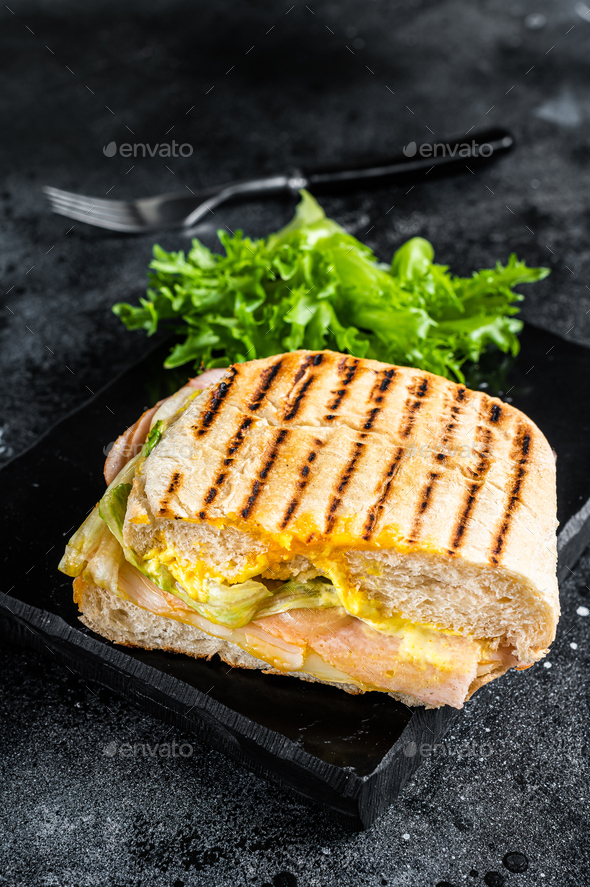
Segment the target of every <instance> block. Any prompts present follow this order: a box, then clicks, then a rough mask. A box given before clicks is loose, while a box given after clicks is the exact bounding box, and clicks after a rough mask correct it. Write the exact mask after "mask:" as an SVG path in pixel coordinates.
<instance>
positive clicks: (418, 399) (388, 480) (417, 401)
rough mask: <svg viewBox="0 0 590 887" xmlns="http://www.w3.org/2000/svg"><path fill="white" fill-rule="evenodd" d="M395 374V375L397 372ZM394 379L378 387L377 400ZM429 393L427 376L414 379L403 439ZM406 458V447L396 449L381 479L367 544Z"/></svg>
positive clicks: (365, 534) (366, 529)
mask: <svg viewBox="0 0 590 887" xmlns="http://www.w3.org/2000/svg"><path fill="white" fill-rule="evenodd" d="M387 372H391V370H388V371H387ZM393 372H394V373H395V371H393ZM392 379H393V375H392V376H389V377H388V376H385V378H384V379H383V380H382V381H381V383H380V385H379V386H378V391H379V393H378V394H377V395H376V398H377V397H381V396H383V392H385V391H388V390H389V386H390V382H391V380H392ZM428 391H429V387H428V379H427V378H426V377H425V376H419V377H418V378H417V379H414V381H413V382H412V384H411V385H410V388H409V392H408V397H407V398H406V401H405V404H404V408H403V412H402V415H401V421H400V427H399V434H400V437H401V438H403V439H406V438H407V437H408V436H409V434H410V432H411V430H412V428H413V427H414V424H415V422H416V418H417V414H418V412H419V411H420V409H421V408H422V404H423V403H424V398H425V397H426V396H427V394H428ZM373 420H374V417H373ZM365 427H366V425H365ZM406 456H407V450H406V447H405V446H398V447H396V449H395V452H394V454H393V458H392V460H391V462H390V463H389V465H388V466H387V470H386V472H385V473H384V475H383V477H382V478H381V482H380V484H379V487H380V488H381V493H380V494H379V497H378V499H377V501H376V502H374V504H373V505H371V506H370V507H369V509H368V510H367V517H366V519H365V523H364V527H363V535H362V538H363V539H364V541H365V542H368V541H369V540H370V539H371V537H372V536H373V534H374V532H375V528H376V526H377V522H378V520H379V518H380V517H381V516H382V515H383V512H384V510H385V504H386V502H387V500H388V498H389V496H390V494H391V492H392V487H393V484H394V481H395V477H396V475H397V474H398V472H399V470H400V466H401V463H402V461H403V460H404V458H405V457H406ZM429 496H430V494H429Z"/></svg>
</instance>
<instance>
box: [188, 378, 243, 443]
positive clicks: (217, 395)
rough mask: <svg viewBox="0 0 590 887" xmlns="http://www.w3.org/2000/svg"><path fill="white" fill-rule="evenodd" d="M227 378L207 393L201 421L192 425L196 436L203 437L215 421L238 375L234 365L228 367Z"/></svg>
mask: <svg viewBox="0 0 590 887" xmlns="http://www.w3.org/2000/svg"><path fill="white" fill-rule="evenodd" d="M228 372H229V379H228V380H227V382H226V381H223V382H220V383H219V385H216V386H215V388H213V390H212V391H211V394H210V395H209V403H208V405H207V409H206V410H205V412H204V413H203V415H202V417H201V422H200V424H198V425H194V426H193V431H195V433H196V435H197V437H203V435H204V434H207V432H208V431H209V429H210V428H211V425H212V424H213V422H214V421H215V418H216V417H217V416H218V415H219V410H220V408H221V405H222V404H223V401H224V400H225V398H226V397H227V395H228V394H229V392H230V389H231V387H232V385H233V382H234V379H235V378H236V376H237V375H238V371H237V369H236V367H231V368H230V369H229V371H228Z"/></svg>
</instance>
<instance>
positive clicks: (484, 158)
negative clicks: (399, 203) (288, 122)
mask: <svg viewBox="0 0 590 887" xmlns="http://www.w3.org/2000/svg"><path fill="white" fill-rule="evenodd" d="M513 145H514V136H513V135H512V133H510V132H509V131H508V130H507V129H504V128H503V127H494V128H492V129H485V130H480V131H479V132H474V133H469V134H468V136H463V137H462V138H453V139H449V141H448V142H444V143H443V142H423V143H422V144H420V145H417V144H416V142H410V143H409V144H408V145H406V146H405V147H404V149H403V152H400V153H398V154H395V155H393V157H389V158H383V159H381V160H375V159H373V160H371V161H370V162H367V163H360V164H359V165H358V166H355V167H354V168H351V165H350V164H347V165H342V164H340V165H338V166H327V167H321V168H319V169H309V170H303V172H302V178H304V179H305V181H306V185H305V186H303V187H308V188H309V189H310V190H311V191H324V190H325V191H328V190H331V191H334V190H344V189H345V188H346V187H347V186H348V187H350V186H354V185H358V184H360V183H366V184H369V183H370V182H371V181H376V182H379V181H389V182H407V181H416V180H419V179H421V178H423V177H424V176H426V175H428V174H430V173H432V174H434V175H437V174H438V175H441V174H442V175H444V174H448V173H451V172H458V171H460V170H462V169H466V168H467V167H470V168H471V167H472V166H473V165H474V164H478V165H479V164H481V163H487V162H489V161H490V160H492V159H493V158H494V157H496V156H497V155H498V154H500V153H504V152H505V151H509V150H510V148H512V147H513Z"/></svg>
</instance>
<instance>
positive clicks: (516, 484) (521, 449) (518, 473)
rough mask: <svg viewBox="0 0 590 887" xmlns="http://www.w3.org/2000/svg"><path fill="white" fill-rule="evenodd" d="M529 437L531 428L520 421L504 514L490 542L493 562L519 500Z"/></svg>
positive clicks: (524, 473) (500, 549)
mask: <svg viewBox="0 0 590 887" xmlns="http://www.w3.org/2000/svg"><path fill="white" fill-rule="evenodd" d="M531 437H532V428H531V427H530V426H529V425H526V424H524V423H521V424H520V425H519V428H518V431H517V434H516V437H515V438H514V441H513V444H512V451H511V458H512V459H513V461H514V463H515V465H514V471H513V473H512V479H511V484H510V488H509V493H508V499H507V502H506V506H505V509H504V515H503V517H502V520H501V522H500V525H499V527H498V530H497V532H496V536H495V539H494V542H493V544H492V551H491V555H490V560H491V562H492V563H493V564H497V563H498V561H499V559H500V556H501V554H502V549H503V548H504V545H505V544H506V536H507V535H508V530H509V528H510V524H511V522H512V520H513V518H514V513H515V511H516V508H517V506H518V503H519V501H520V496H521V493H522V485H523V481H524V478H525V476H526V474H527V466H528V462H529V459H530V449H531Z"/></svg>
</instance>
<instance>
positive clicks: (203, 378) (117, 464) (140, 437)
mask: <svg viewBox="0 0 590 887" xmlns="http://www.w3.org/2000/svg"><path fill="white" fill-rule="evenodd" d="M226 372H227V368H225V367H222V368H219V369H213V370H206V371H205V372H204V373H201V374H200V375H199V376H195V377H194V379H189V380H188V382H187V383H186V385H184V386H183V387H182V388H181V389H180V390H179V391H177V392H176V394H172V395H170V397H165V398H164V399H163V400H159V401H158V403H157V404H156V405H155V406H153V407H151V409H149V410H146V411H145V413H142V415H141V416H140V417H139V419H138V420H137V422H134V424H133V425H130V427H129V428H128V429H127V431H124V432H123V434H121V435H120V436H119V437H118V438H117V440H116V441H115V443H114V444H113V446H112V448H111V450H110V451H109V454H108V456H107V459H106V462H105V463H104V478H105V480H106V482H107V484H111V483H112V482H113V481H114V479H115V478H116V476H117V475H118V473H119V472H120V471H121V469H122V468H124V467H125V465H127V463H128V462H129V461H130V460H131V459H133V457H134V456H137V454H138V453H139V452H140V450H141V448H142V446H143V445H144V443H145V439H146V437H147V436H148V432H149V430H150V428H151V426H152V420H153V418H154V416H155V415H156V413H157V412H158V410H159V409H160V407H161V406H163V404H165V403H167V402H168V401H170V400H171V399H172V398H174V399H177V398H178V399H179V400H180V401H182V399H183V398H182V395H184V396H186V395H188V394H190V393H191V392H192V391H194V390H195V389H196V390H201V391H203V390H204V389H205V388H208V387H209V386H210V385H215V383H216V382H218V381H219V380H220V379H221V378H222V376H223V375H224V374H225V373H226Z"/></svg>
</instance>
